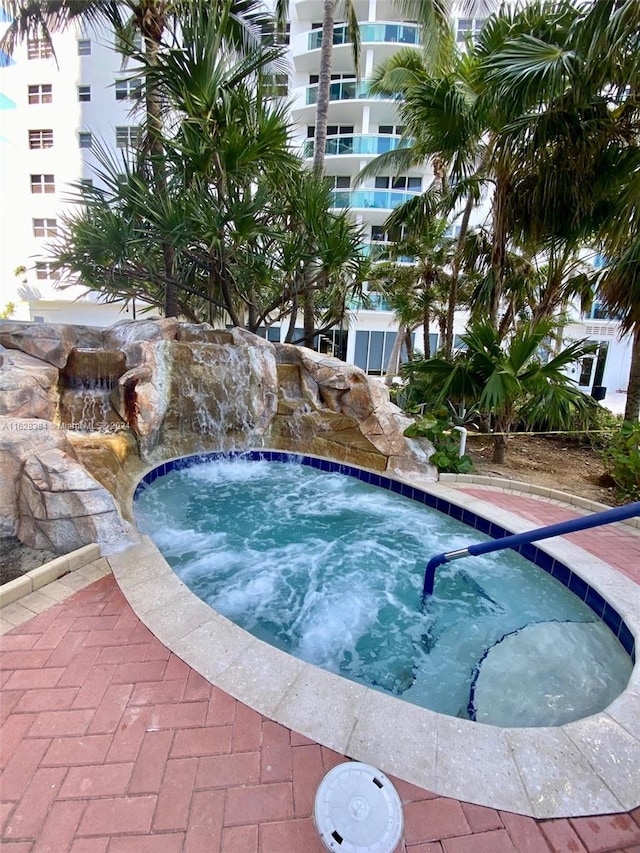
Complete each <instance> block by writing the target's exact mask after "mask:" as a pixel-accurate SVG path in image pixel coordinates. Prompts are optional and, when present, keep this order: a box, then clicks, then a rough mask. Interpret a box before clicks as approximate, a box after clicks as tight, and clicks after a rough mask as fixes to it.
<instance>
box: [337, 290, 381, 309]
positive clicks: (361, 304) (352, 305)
mask: <svg viewBox="0 0 640 853" xmlns="http://www.w3.org/2000/svg"><path fill="white" fill-rule="evenodd" d="M347 308H348V309H349V310H350V311H391V310H392V308H391V306H390V305H389V303H388V302H387V300H386V299H385V298H384V296H383V295H382V294H381V293H375V291H374V292H370V293H367V295H366V297H364V298H362V297H359V298H357V297H356V298H354V299H350V300H348V302H347Z"/></svg>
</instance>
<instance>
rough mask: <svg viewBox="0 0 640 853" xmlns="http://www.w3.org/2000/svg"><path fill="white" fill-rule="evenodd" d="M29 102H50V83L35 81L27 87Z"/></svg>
mask: <svg viewBox="0 0 640 853" xmlns="http://www.w3.org/2000/svg"><path fill="white" fill-rule="evenodd" d="M28 93H29V103H30V104H50V103H51V102H52V101H53V86H52V85H51V83H37V84H35V85H34V86H29V87H28Z"/></svg>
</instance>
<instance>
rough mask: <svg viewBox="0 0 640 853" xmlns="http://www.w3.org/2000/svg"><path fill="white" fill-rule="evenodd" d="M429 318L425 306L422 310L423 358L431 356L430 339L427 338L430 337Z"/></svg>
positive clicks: (427, 309)
mask: <svg viewBox="0 0 640 853" xmlns="http://www.w3.org/2000/svg"><path fill="white" fill-rule="evenodd" d="M429 320H430V317H429V308H428V307H426V308H425V309H424V311H423V312H422V349H423V350H424V357H425V358H431V341H430V340H429V338H430V337H431V334H430V332H431V328H430V325H429Z"/></svg>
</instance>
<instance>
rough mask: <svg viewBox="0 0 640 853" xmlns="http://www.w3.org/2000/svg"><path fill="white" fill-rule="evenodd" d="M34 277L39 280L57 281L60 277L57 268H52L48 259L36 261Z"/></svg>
mask: <svg viewBox="0 0 640 853" xmlns="http://www.w3.org/2000/svg"><path fill="white" fill-rule="evenodd" d="M36 278H37V279H39V280H40V281H47V280H48V281H57V280H58V279H59V278H60V272H59V270H56V269H54V268H53V264H52V263H50V262H49V261H38V262H37V263H36Z"/></svg>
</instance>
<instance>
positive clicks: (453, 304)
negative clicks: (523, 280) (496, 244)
mask: <svg viewBox="0 0 640 853" xmlns="http://www.w3.org/2000/svg"><path fill="white" fill-rule="evenodd" d="M473 205H474V201H473V197H472V196H471V195H469V196H468V197H467V203H466V205H465V208H464V212H463V214H462V221H461V222H460V234H459V235H458V245H457V246H456V253H455V255H454V258H453V262H452V264H451V287H450V288H449V302H448V303H447V325H446V334H445V338H444V357H445V358H447V359H450V358H451V353H452V352H453V320H454V316H455V313H456V308H457V304H458V282H459V280H460V264H461V261H462V253H463V250H464V241H465V240H466V237H467V232H468V230H469V220H470V219H471V212H472V211H473Z"/></svg>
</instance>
